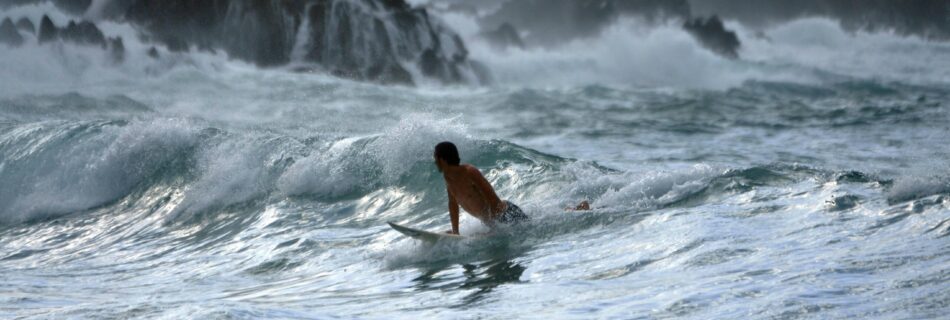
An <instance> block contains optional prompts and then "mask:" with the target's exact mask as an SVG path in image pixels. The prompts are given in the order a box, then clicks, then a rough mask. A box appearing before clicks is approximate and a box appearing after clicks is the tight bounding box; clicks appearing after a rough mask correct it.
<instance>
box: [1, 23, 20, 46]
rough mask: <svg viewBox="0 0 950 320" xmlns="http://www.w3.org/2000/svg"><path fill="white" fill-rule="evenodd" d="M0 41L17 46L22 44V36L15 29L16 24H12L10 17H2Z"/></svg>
mask: <svg viewBox="0 0 950 320" xmlns="http://www.w3.org/2000/svg"><path fill="white" fill-rule="evenodd" d="M0 43H5V44H7V45H10V46H13V47H19V46H20V45H22V44H23V36H21V35H20V32H19V31H17V30H16V26H15V25H13V20H10V18H6V19H3V22H2V23H0Z"/></svg>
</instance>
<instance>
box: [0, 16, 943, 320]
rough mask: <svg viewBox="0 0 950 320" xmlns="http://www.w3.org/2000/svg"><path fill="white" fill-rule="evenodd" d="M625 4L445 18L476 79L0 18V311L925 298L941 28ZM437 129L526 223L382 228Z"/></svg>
mask: <svg viewBox="0 0 950 320" xmlns="http://www.w3.org/2000/svg"><path fill="white" fill-rule="evenodd" d="M10 10H11V11H9V12H15V13H16V14H32V16H31V17H34V18H37V14H36V13H37V12H58V11H55V10H56V9H55V8H53V7H52V6H46V5H44V6H40V5H29V6H21V7H16V8H14V9H10ZM13 10H19V11H13ZM11 14H12V13H11ZM66 18H67V17H66V16H65V15H64V14H61V13H60V15H59V16H56V15H54V16H53V19H54V20H57V19H66ZM447 20H448V21H449V22H450V23H452V19H451V17H449V19H447ZM57 21H59V20H57ZM454 23H460V22H458V21H456V22H454ZM631 28H634V29H635V31H636V32H633V33H631V32H627V31H630V30H631ZM636 28H640V26H638V25H637V24H636V23H635V22H634V21H619V22H618V23H617V24H616V25H614V26H611V27H609V28H607V29H605V30H604V31H603V33H602V34H600V35H599V36H598V37H595V38H589V39H582V40H578V42H575V43H569V44H566V45H564V46H563V47H560V48H559V49H556V50H552V51H549V52H541V51H534V50H533V49H524V50H521V49H518V50H514V51H511V52H508V53H501V52H496V51H489V50H490V49H488V47H487V46H485V47H483V44H480V43H478V42H477V40H471V39H469V40H471V42H470V45H471V47H472V48H471V49H472V55H473V56H474V57H475V58H476V59H482V60H483V61H485V63H486V64H487V65H489V67H491V68H493V69H494V70H498V72H497V73H496V75H497V79H496V80H498V84H497V85H496V86H489V87H467V86H465V87H443V86H424V87H420V88H407V87H394V86H383V85H375V84H367V83H359V82H352V81H348V80H341V79H336V78H333V77H330V76H327V75H320V74H304V73H294V72H290V71H287V70H284V69H258V68H255V67H251V66H249V65H247V64H245V63H241V62H236V61H230V60H228V59H227V57H225V56H223V55H221V54H211V53H200V52H184V53H180V54H178V55H167V58H165V60H160V61H154V60H148V58H147V57H145V56H144V53H142V51H134V50H130V52H139V53H136V54H130V56H129V58H128V60H126V62H125V64H123V65H120V66H110V65H108V64H105V63H104V62H103V60H99V59H100V58H101V57H100V56H99V55H100V54H101V52H98V51H96V50H93V49H90V48H86V47H81V46H74V45H70V44H57V45H37V44H35V43H28V44H26V45H25V47H24V48H20V49H15V50H14V49H8V48H6V47H4V46H2V45H0V58H3V59H0V66H3V67H4V68H2V69H0V81H2V84H3V87H2V89H0V318H14V317H24V318H71V317H76V318H129V317H132V318H168V319H177V318H329V317H343V318H418V317H423V318H437V317H438V318H486V317H487V318H496V317H502V316H505V317H514V318H585V319H586V318H643V317H646V318H668V317H686V318H702V319H709V318H720V319H721V318H753V319H764V318H881V319H894V318H901V319H903V318H915V319H916V318H940V317H943V316H944V315H945V314H947V312H948V311H950V290H948V289H950V288H948V283H950V282H948V281H950V272H948V271H947V270H948V268H947V266H950V245H948V242H947V241H948V239H950V237H948V235H950V166H948V164H947V162H946V159H948V157H950V149H948V148H946V141H948V140H950V129H948V126H947V123H950V118H948V115H950V112H948V111H950V110H948V107H950V89H948V88H950V87H948V83H950V81H948V79H947V74H948V72H950V69H948V66H947V61H945V60H946V59H942V60H941V59H939V58H936V57H937V54H938V53H941V52H944V53H945V52H946V50H947V46H946V44H945V43H939V42H935V43H930V42H926V41H922V40H919V39H914V38H901V37H898V36H894V35H890V34H864V33H856V34H849V33H847V32H844V31H841V30H840V28H837V26H835V25H833V24H829V23H827V21H824V20H801V21H793V22H791V23H788V24H784V25H780V26H776V27H774V29H773V30H771V32H770V34H769V36H770V39H771V40H763V39H758V38H754V37H752V36H749V37H743V38H744V39H757V40H749V42H747V44H746V46H745V47H744V49H743V50H745V51H744V52H743V56H744V57H745V58H744V59H742V60H738V61H729V60H724V59H722V58H719V57H718V56H715V55H712V54H711V53H708V52H706V51H702V49H701V48H700V47H699V46H698V45H697V44H696V43H695V41H694V40H692V38H690V37H689V36H688V35H687V34H685V33H683V32H682V31H681V30H679V29H677V28H674V27H672V26H660V27H656V28H652V29H642V30H641V29H636ZM736 28H737V29H738V30H739V31H740V32H746V31H744V30H743V29H742V27H741V26H736ZM103 29H104V31H105V32H106V33H108V34H110V35H115V34H121V33H123V32H128V33H133V32H134V30H132V29H131V27H130V26H127V25H124V24H121V23H114V24H111V25H110V24H105V25H104V27H103ZM816 29H817V30H818V31H815V30H816ZM461 32H462V33H463V34H464V33H465V32H464V30H462V31H461ZM806 32H807V33H812V34H821V35H823V38H820V39H817V40H815V39H810V38H809V39H806V38H801V37H799V36H798V35H800V34H801V33H806ZM631 37H632V38H635V39H638V40H637V41H636V42H632V41H630V39H631ZM126 39H130V40H128V41H129V42H127V43H126V45H127V46H128V47H130V48H136V47H137V46H138V48H144V46H145V44H141V43H136V42H134V41H133V40H131V39H134V37H126ZM855 45H859V46H860V48H862V49H861V50H862V52H864V54H863V55H861V56H857V55H853V54H852V52H851V51H848V50H852V49H853V48H854V46H855ZM616 46H619V47H616ZM790 47H794V48H795V50H801V51H800V52H791V51H793V50H792V49H789V48H790ZM894 48H899V49H901V50H904V51H902V52H900V53H895V51H894V50H892V49H894ZM582 49H583V50H582ZM559 50H560V51H559ZM855 50H856V49H855ZM580 51H584V52H583V53H579V52H580ZM163 53H164V51H163ZM137 54H140V55H141V56H137ZM895 55H896V56H900V57H904V58H905V59H901V61H900V62H894V63H893V64H884V63H882V62H881V61H892V62H893V61H894V60H893V59H892V57H893V56H895ZM671 57H672V58H676V59H679V60H680V61H682V64H678V65H664V64H661V62H662V60H663V59H666V58H671ZM8 58H9V59H8ZM844 58H848V59H844ZM918 58H919V59H918ZM137 59H141V60H137ZM14 60H15V61H16V62H11V61H14ZM625 61H627V62H630V63H629V64H621V62H625ZM613 66H621V67H617V68H614V67H613ZM6 67H9V68H6ZM578 68H581V69H584V68H589V69H586V70H587V71H584V72H580V71H579V70H580V69H578ZM670 68H672V69H670ZM678 68H683V69H684V70H680V69H678ZM536 70H544V71H545V72H548V73H538V72H535V71H536ZM536 80H537V81H536ZM543 80H549V81H543ZM444 140H451V141H454V142H456V143H457V144H458V146H459V149H460V151H461V153H462V158H463V161H465V162H470V163H472V164H474V165H476V166H477V167H479V168H480V169H481V170H482V172H483V173H484V174H485V176H486V177H487V178H488V180H489V181H490V182H491V183H492V184H493V185H494V186H495V187H496V189H497V192H498V194H499V195H500V196H501V197H502V198H506V199H510V200H512V201H514V202H515V203H517V204H518V205H519V206H520V207H522V208H524V209H525V210H526V211H527V212H528V214H529V215H530V216H531V220H530V221H529V222H528V223H525V224H523V225H519V226H513V227H502V228H500V229H497V230H494V231H493V232H494V233H493V235H492V236H490V237H479V236H476V237H472V238H469V239H466V240H463V241H460V242H452V243H440V244H435V245H423V244H420V243H417V242H414V241H413V240H410V239H407V238H406V237H404V236H402V235H400V234H398V233H396V232H393V231H392V230H390V229H389V228H388V227H387V226H386V225H385V222H386V221H396V222H399V223H403V224H407V225H411V226H416V227H419V228H425V229H430V230H444V229H447V228H448V226H449V223H448V214H447V210H446V201H447V198H446V195H445V188H444V182H443V180H442V177H441V176H440V175H439V174H438V172H437V171H436V169H435V168H434V166H433V164H432V158H431V148H432V146H434V145H435V144H436V143H438V142H440V141H444ZM581 200H589V201H591V203H592V204H593V206H594V209H593V210H591V211H589V212H566V211H564V210H563V208H564V207H566V206H569V205H573V204H576V203H577V202H579V201H581ZM461 224H462V226H461V229H462V233H463V234H466V235H478V234H481V233H485V232H488V231H489V230H488V229H487V228H486V227H484V226H482V225H481V224H480V223H479V222H478V221H476V220H475V219H473V218H471V217H469V216H466V215H463V218H462V223H461Z"/></svg>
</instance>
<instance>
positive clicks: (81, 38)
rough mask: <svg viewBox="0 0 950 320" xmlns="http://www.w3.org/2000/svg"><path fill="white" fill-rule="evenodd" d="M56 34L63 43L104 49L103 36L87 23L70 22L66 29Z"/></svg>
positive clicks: (104, 40)
mask: <svg viewBox="0 0 950 320" xmlns="http://www.w3.org/2000/svg"><path fill="white" fill-rule="evenodd" d="M58 34H59V38H60V39H62V40H63V41H70V42H75V43H78V44H88V45H98V46H101V47H103V48H105V47H106V37H105V35H103V34H102V31H101V30H99V28H98V27H96V25H95V24H94V23H92V22H89V21H80V22H79V23H76V22H75V21H70V22H69V24H67V25H66V27H63V28H62V29H59V32H58Z"/></svg>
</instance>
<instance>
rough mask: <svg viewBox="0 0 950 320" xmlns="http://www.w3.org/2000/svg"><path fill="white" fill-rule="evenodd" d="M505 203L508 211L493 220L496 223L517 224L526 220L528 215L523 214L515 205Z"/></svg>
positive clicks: (508, 202) (509, 202)
mask: <svg viewBox="0 0 950 320" xmlns="http://www.w3.org/2000/svg"><path fill="white" fill-rule="evenodd" d="M505 203H506V204H508V209H506V210H505V212H502V213H501V216H500V217H498V218H497V219H495V221H496V222H499V223H518V222H522V221H526V220H528V215H526V214H524V211H521V208H519V207H518V206H517V205H515V204H514V203H511V201H507V200H506V201H505Z"/></svg>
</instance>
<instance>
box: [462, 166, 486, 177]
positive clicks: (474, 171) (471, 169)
mask: <svg viewBox="0 0 950 320" xmlns="http://www.w3.org/2000/svg"><path fill="white" fill-rule="evenodd" d="M462 167H464V168H465V171H468V173H469V174H478V175H482V171H481V170H478V168H476V167H475V166H473V165H471V164H468V163H466V164H462Z"/></svg>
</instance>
